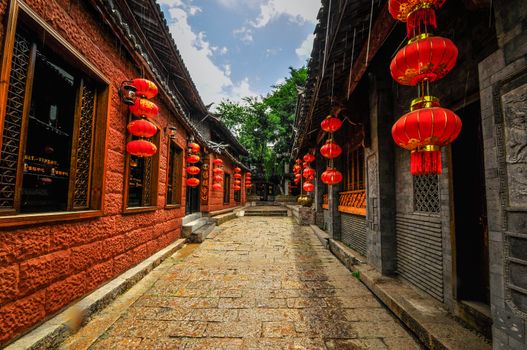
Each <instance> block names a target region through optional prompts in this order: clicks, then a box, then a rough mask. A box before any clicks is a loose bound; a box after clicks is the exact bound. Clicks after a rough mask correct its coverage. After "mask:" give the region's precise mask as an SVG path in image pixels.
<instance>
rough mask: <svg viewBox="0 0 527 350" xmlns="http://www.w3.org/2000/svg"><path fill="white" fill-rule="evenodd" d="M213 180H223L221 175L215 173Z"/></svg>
mask: <svg viewBox="0 0 527 350" xmlns="http://www.w3.org/2000/svg"><path fill="white" fill-rule="evenodd" d="M213 180H214V182H220V183H221V182H223V176H220V175H215V176H214V178H213Z"/></svg>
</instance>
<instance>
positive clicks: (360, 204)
mask: <svg viewBox="0 0 527 350" xmlns="http://www.w3.org/2000/svg"><path fill="white" fill-rule="evenodd" d="M338 209H339V211H340V212H343V213H348V214H355V215H363V216H366V190H357V191H347V192H340V193H339V208H338Z"/></svg>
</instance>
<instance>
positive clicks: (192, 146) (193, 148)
mask: <svg viewBox="0 0 527 350" xmlns="http://www.w3.org/2000/svg"><path fill="white" fill-rule="evenodd" d="M188 148H190V152H192V153H199V151H200V150H201V147H200V146H199V145H198V144H197V143H195V142H190V143H189V144H188Z"/></svg>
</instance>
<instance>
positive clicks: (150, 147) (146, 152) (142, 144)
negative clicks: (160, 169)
mask: <svg viewBox="0 0 527 350" xmlns="http://www.w3.org/2000/svg"><path fill="white" fill-rule="evenodd" d="M126 152H128V153H129V154H131V155H133V156H137V157H151V156H153V155H154V154H156V152H157V147H156V145H154V144H153V143H152V142H150V141H146V140H133V141H130V142H128V143H127V144H126Z"/></svg>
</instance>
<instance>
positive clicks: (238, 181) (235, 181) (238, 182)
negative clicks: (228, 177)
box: [234, 180, 242, 186]
mask: <svg viewBox="0 0 527 350" xmlns="http://www.w3.org/2000/svg"><path fill="white" fill-rule="evenodd" d="M234 184H235V185H237V186H239V185H241V184H242V182H241V181H240V180H234Z"/></svg>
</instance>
